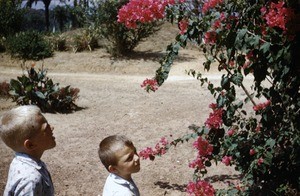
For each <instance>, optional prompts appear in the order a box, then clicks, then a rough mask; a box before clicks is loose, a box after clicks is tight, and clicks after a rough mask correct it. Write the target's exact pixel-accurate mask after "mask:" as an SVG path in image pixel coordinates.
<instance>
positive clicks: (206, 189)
mask: <svg viewBox="0 0 300 196" xmlns="http://www.w3.org/2000/svg"><path fill="white" fill-rule="evenodd" d="M186 191H187V193H188V194H189V195H195V196H213V195H215V189H214V188H213V186H212V185H211V184H209V183H208V182H205V181H204V180H199V181H197V182H189V183H188V185H187V187H186Z"/></svg>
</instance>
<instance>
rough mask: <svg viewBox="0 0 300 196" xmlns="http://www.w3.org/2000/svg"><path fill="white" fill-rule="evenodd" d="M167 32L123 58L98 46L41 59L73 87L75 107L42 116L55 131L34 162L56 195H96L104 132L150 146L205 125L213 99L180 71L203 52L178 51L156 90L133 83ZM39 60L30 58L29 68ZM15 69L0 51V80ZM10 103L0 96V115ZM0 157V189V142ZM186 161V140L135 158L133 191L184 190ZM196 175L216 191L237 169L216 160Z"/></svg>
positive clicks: (0, 174) (147, 73)
mask: <svg viewBox="0 0 300 196" xmlns="http://www.w3.org/2000/svg"><path fill="white" fill-rule="evenodd" d="M175 33H177V29H176V28H174V27H172V26H170V25H166V26H164V28H163V29H162V30H161V31H160V32H158V33H157V34H156V35H154V36H151V37H150V38H148V39H147V40H145V41H144V42H142V43H141V44H140V45H139V46H138V47H137V48H136V50H135V52H134V53H133V54H132V55H131V57H130V58H122V59H114V58H111V56H110V55H109V54H108V53H106V51H105V50H104V49H97V50H95V51H92V52H88V51H87V52H81V53H72V52H59V53H55V55H54V57H52V58H48V59H45V60H44V66H45V68H47V69H48V76H49V77H51V78H52V79H53V81H54V82H58V83H59V84H60V86H61V87H63V86H67V85H71V87H77V88H79V89H80V93H79V95H80V97H79V99H78V100H77V101H76V104H77V105H78V106H80V107H82V108H83V109H82V110H79V111H76V112H74V113H71V114H50V113H45V114H44V115H45V116H46V118H47V119H48V121H49V123H50V124H51V125H53V126H54V128H55V130H54V135H55V137H56V142H57V146H56V147H55V148H54V149H51V150H48V151H46V152H45V153H44V154H43V157H42V160H43V161H44V162H46V164H47V165H48V168H49V171H50V173H51V175H52V179H53V182H54V187H55V193H56V195H68V196H69V195H70V196H73V195H74V196H76V195H88V196H91V195H95V196H97V195H101V193H102V187H103V185H104V182H105V179H106V177H107V175H108V173H107V171H106V170H105V169H104V167H103V166H102V165H101V163H100V160H99V158H98V155H97V148H98V145H99V142H100V141H101V140H102V139H103V138H105V137H106V136H108V135H112V134H124V135H126V136H128V137H129V138H131V139H132V140H133V142H134V144H135V146H136V147H137V149H138V150H142V149H144V148H145V147H149V146H150V147H154V145H155V144H156V143H157V142H158V141H159V140H160V138H161V137H164V136H165V137H167V138H168V139H169V140H170V139H172V138H177V137H179V136H182V135H184V134H186V133H189V132H190V130H189V129H188V126H189V125H191V124H197V125H202V124H203V123H204V122H205V120H206V118H207V117H208V114H209V112H210V110H209V108H208V105H209V104H210V103H212V102H213V98H212V96H211V95H210V93H209V92H208V90H207V89H206V88H205V87H201V86H200V82H199V81H197V80H196V79H194V78H192V77H191V76H188V75H187V74H186V73H185V70H188V69H190V68H194V69H197V70H199V71H203V66H202V62H203V60H204V57H203V55H202V54H201V52H199V51H198V50H197V49H196V48H194V47H188V48H187V49H184V50H182V51H181V53H180V55H179V57H178V58H177V59H176V61H175V63H174V67H173V69H172V71H171V74H170V77H169V79H168V80H167V81H166V82H165V84H164V85H163V86H161V87H160V88H159V90H158V91H157V92H155V93H150V94H148V93H146V92H145V91H144V90H143V89H142V88H141V87H140V84H141V83H142V81H143V80H144V79H146V78H151V77H153V76H154V74H155V70H156V69H157V68H158V67H159V62H158V61H159V59H160V58H161V57H162V56H163V54H164V53H165V48H166V46H167V44H169V43H171V42H172V41H173V39H174V37H175ZM41 64H42V62H37V63H36V66H37V68H38V67H39V66H41ZM203 73H204V74H205V75H207V76H208V78H209V79H210V80H211V81H212V82H219V80H218V78H220V77H219V76H220V75H219V74H220V73H217V72H216V71H215V70H212V72H211V73H206V72H203ZM21 74H22V70H21V68H20V63H19V62H18V61H15V60H12V59H10V58H9V56H7V55H6V54H0V82H2V81H7V82H9V80H10V79H11V78H16V77H17V76H20V75H21ZM241 95H243V94H242V93H241ZM14 106H15V104H14V103H12V102H11V100H6V99H3V98H0V115H1V114H2V113H3V112H4V111H6V110H8V109H10V108H12V107H14ZM170 135H172V137H170ZM0 156H1V160H0V192H3V189H4V187H5V183H6V178H7V171H8V167H9V163H10V161H11V160H12V159H13V152H12V150H10V149H9V148H8V147H6V146H5V145H4V143H3V142H2V141H0ZM194 158H195V151H194V150H193V148H192V141H191V142H189V143H184V144H180V145H178V146H177V147H176V148H172V149H171V150H170V151H169V152H168V153H167V154H166V155H164V156H163V157H157V158H156V159H155V160H154V161H149V160H141V171H140V172H139V173H137V174H134V175H133V178H134V180H135V182H136V184H137V185H138V187H139V189H140V192H141V195H143V196H153V195H154V196H160V195H173V196H181V195H186V193H185V186H186V184H187V183H188V182H189V181H191V180H192V175H193V170H192V169H190V168H189V167H188V163H189V162H190V161H192V160H193V159H194ZM204 179H206V180H207V181H210V182H211V183H213V185H214V187H215V188H221V187H226V184H227V182H228V181H229V180H230V181H236V180H237V179H238V174H237V172H235V171H234V169H233V168H231V167H226V166H224V165H223V164H220V165H218V166H213V167H211V168H209V174H208V175H207V176H205V177H204Z"/></svg>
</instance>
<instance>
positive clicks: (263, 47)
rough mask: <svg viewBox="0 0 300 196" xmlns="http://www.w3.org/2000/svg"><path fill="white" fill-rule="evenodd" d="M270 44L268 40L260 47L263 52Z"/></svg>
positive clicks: (266, 50)
mask: <svg viewBox="0 0 300 196" xmlns="http://www.w3.org/2000/svg"><path fill="white" fill-rule="evenodd" d="M270 46H271V44H270V43H269V42H265V43H264V44H263V45H262V46H261V47H260V49H261V50H262V51H263V53H267V52H269V51H270Z"/></svg>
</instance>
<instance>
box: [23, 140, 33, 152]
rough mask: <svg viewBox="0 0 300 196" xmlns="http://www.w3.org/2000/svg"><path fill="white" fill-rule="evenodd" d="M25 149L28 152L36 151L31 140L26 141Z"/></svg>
mask: <svg viewBox="0 0 300 196" xmlns="http://www.w3.org/2000/svg"><path fill="white" fill-rule="evenodd" d="M24 148H25V149H26V150H33V149H34V144H33V142H32V141H30V140H29V139H27V140H25V141H24Z"/></svg>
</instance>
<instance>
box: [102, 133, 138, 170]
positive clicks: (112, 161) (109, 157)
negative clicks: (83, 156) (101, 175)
mask: <svg viewBox="0 0 300 196" xmlns="http://www.w3.org/2000/svg"><path fill="white" fill-rule="evenodd" d="M125 146H127V147H133V143H132V141H131V140H129V139H128V138H127V137H126V136H124V135H112V136H108V137H106V138H105V139H103V140H102V141H101V142H100V144H99V149H98V154H99V158H100V160H101V162H102V164H103V165H104V167H105V168H106V169H107V170H108V167H109V166H110V165H112V166H116V165H117V164H118V161H119V160H117V157H116V156H115V155H116V152H117V151H118V150H121V149H122V148H124V147H125Z"/></svg>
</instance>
